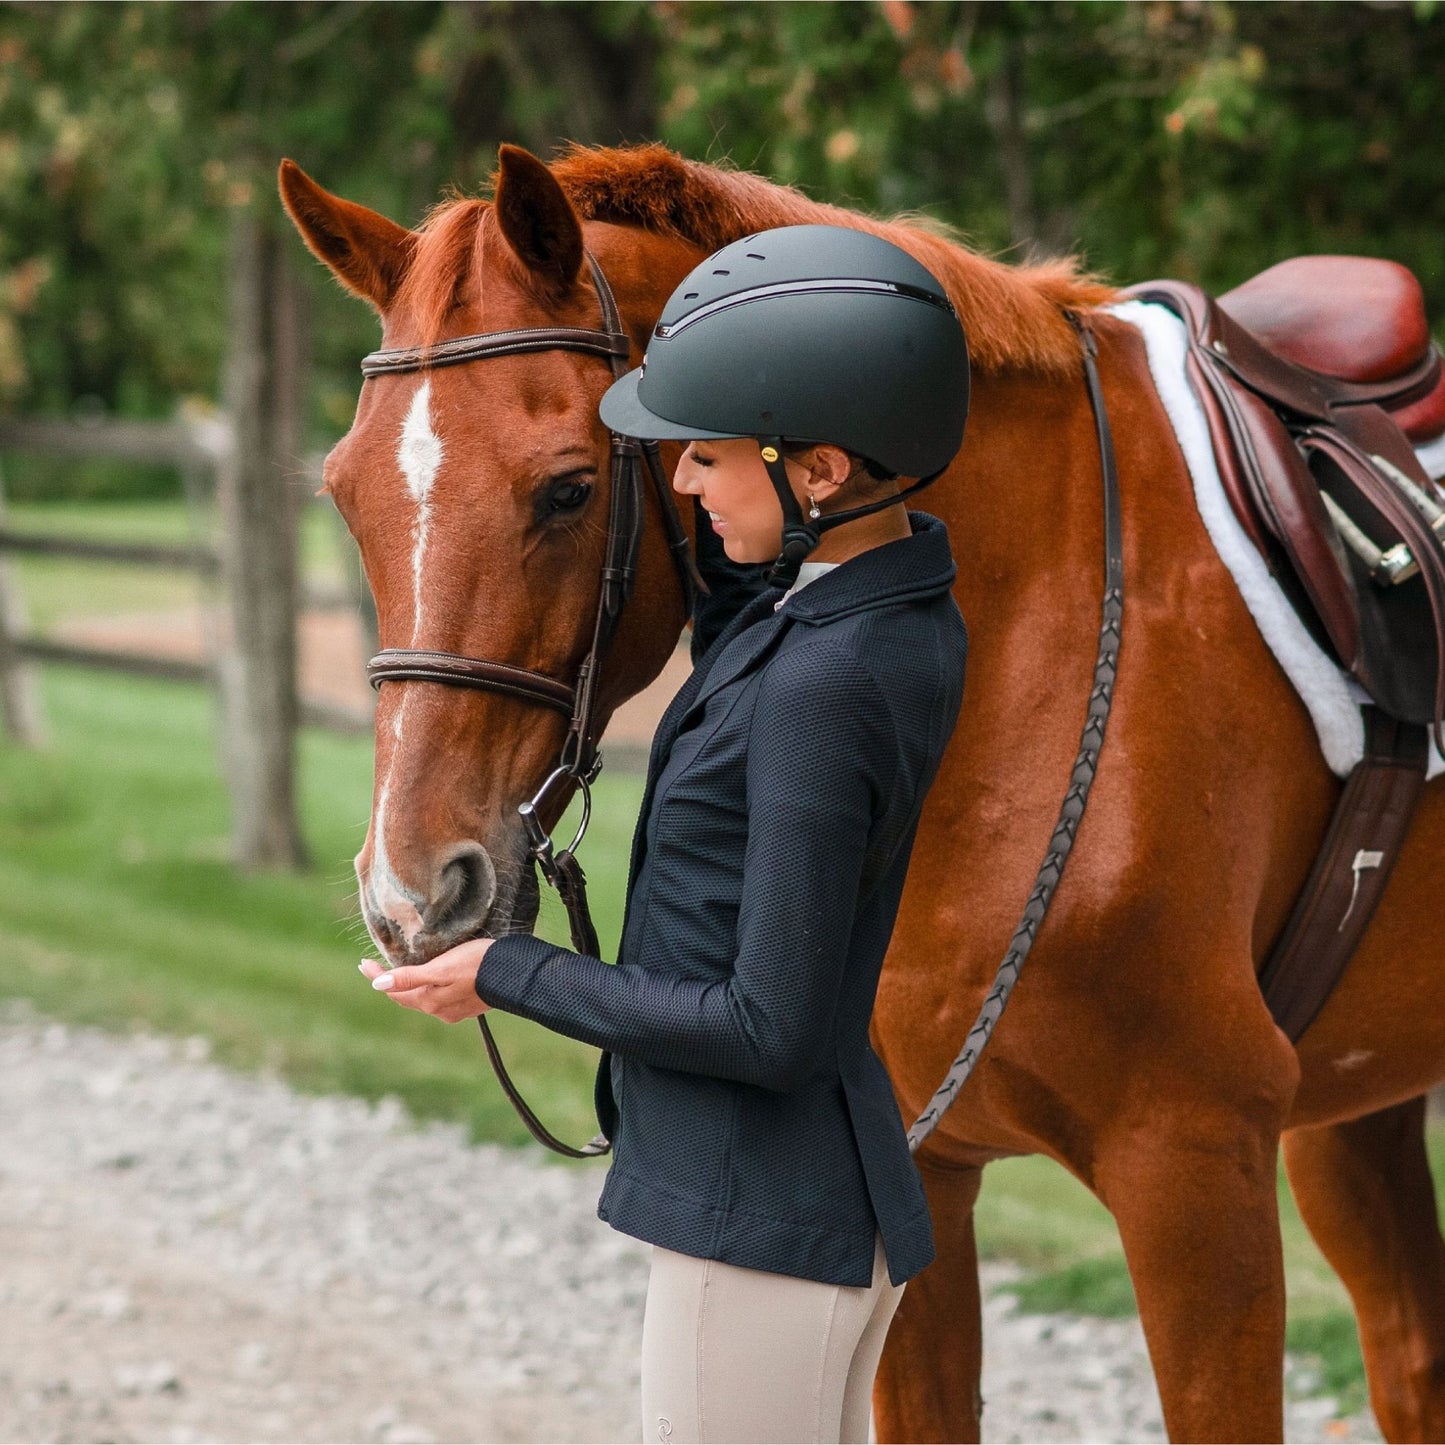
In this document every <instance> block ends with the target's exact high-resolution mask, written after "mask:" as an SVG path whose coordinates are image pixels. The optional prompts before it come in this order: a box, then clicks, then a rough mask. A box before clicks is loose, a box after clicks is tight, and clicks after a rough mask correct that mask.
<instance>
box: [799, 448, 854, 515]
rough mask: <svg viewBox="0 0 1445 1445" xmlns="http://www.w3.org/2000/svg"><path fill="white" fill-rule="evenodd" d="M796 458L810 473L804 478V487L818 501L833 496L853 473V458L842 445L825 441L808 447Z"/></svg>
mask: <svg viewBox="0 0 1445 1445" xmlns="http://www.w3.org/2000/svg"><path fill="white" fill-rule="evenodd" d="M798 460H799V461H800V462H801V464H802V465H803V466H805V467H806V468H807V469H808V471H809V473H810V475H809V476H808V477H807V478H806V482H805V485H806V489H807V490H808V491H809V492H811V493H812V494H813V497H814V498H815V499H816V500H817V501H819V502H826V501H827V500H828V499H829V498H830V497H832V496H834V495H835V494H836V493H837V491H838V489H839V487H841V486H842V485H843V483H844V482H846V481H847V480H848V478H849V477H850V476H851V475H852V474H853V458H852V457H850V456H849V455H848V453H847V452H845V451H844V450H843V448H842V447H835V446H829V445H828V444H827V443H820V444H819V445H817V446H815V447H812V448H810V449H809V450H808V451H807V452H805V453H804V454H803V455H802V456H801V457H800V458H799V459H798Z"/></svg>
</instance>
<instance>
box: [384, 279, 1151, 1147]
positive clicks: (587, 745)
mask: <svg viewBox="0 0 1445 1445" xmlns="http://www.w3.org/2000/svg"><path fill="white" fill-rule="evenodd" d="M587 263H588V265H589V267H590V268H591V271H592V280H593V284H594V286H595V287H596V290H597V297H598V300H599V302H600V303H601V307H602V329H601V330H596V331H594V330H591V329H589V328H585V327H574V326H544V327H529V328H522V329H514V330H510V331H488V332H482V333H479V334H477V335H474V336H459V337H456V338H455V339H453V340H451V341H444V342H440V343H438V344H437V345H436V346H433V347H430V348H423V347H398V348H394V349H391V350H384V351H373V352H371V353H370V354H369V355H368V356H365V357H363V358H362V362H361V372H362V375H363V376H367V377H372V376H389V375H396V374H401V373H406V372H415V371H422V370H425V369H428V368H431V367H436V366H456V365H460V364H461V363H463V362H468V361H481V360H485V359H486V358H488V357H493V356H515V355H518V354H520V353H525V352H533V351H578V352H583V353H585V354H587V355H591V356H599V357H602V358H603V359H605V360H606V361H607V362H609V363H610V365H611V367H612V371H613V375H614V376H621V375H622V374H623V373H624V372H625V371H626V370H627V362H628V359H629V357H630V355H631V344H630V341H629V338H628V336H627V334H626V332H625V331H624V330H623V327H622V321H621V315H620V313H619V312H618V309H617V302H616V300H615V298H614V297H613V294H612V288H611V286H610V285H609V284H608V282H607V278H606V276H604V275H603V272H602V268H601V267H600V266H599V265H598V264H597V261H596V259H595V257H593V255H592V254H591V252H588V253H587ZM1066 315H1067V316H1068V320H1069V322H1070V324H1071V325H1072V326H1073V327H1074V329H1075V330H1076V331H1077V332H1078V333H1079V338H1080V341H1081V343H1082V346H1083V362H1084V377H1085V381H1086V383H1087V385H1088V390H1089V403H1090V406H1091V408H1092V410H1093V413H1094V421H1095V428H1096V432H1097V439H1098V447H1099V456H1100V463H1101V468H1102V472H1103V482H1104V575H1105V580H1104V604H1103V619H1102V622H1101V626H1100V633H1099V651H1098V658H1097V661H1096V663H1095V668H1094V685H1093V689H1092V691H1091V693H1090V696H1089V706H1088V710H1087V715H1086V718H1085V722H1084V732H1083V738H1082V740H1081V742H1080V745H1079V752H1078V755H1077V758H1076V759H1075V763H1074V768H1073V771H1072V772H1071V774H1070V778H1069V788H1068V791H1067V793H1066V794H1065V796H1064V802H1063V806H1062V809H1061V811H1060V815H1059V820H1058V823H1057V824H1056V825H1055V828H1054V832H1053V834H1052V836H1051V837H1050V840H1049V846H1048V849H1047V851H1046V853H1045V855H1044V861H1043V864H1042V866H1041V867H1040V869H1039V873H1038V877H1037V879H1036V880H1035V884H1034V888H1033V891H1032V892H1031V893H1030V894H1029V899H1028V903H1027V905H1026V907H1025V909H1024V915H1023V918H1022V920H1021V921H1020V923H1019V926H1018V928H1017V929H1016V930H1015V932H1014V936H1013V938H1012V940H1011V941H1010V945H1009V949H1008V952H1007V953H1006V954H1005V956H1004V959H1003V962H1002V963H1001V964H1000V965H999V968H998V972H997V974H996V975H995V978H994V982H993V986H992V988H990V990H989V992H988V994H987V996H986V997H985V999H984V1003H983V1006H982V1008H981V1009H980V1011H979V1015H978V1018H977V1020H976V1021H975V1023H974V1025H973V1027H972V1028H971V1029H970V1030H969V1032H968V1035H967V1037H966V1039H965V1040H964V1045H963V1049H962V1051H961V1052H960V1054H959V1055H958V1057H957V1058H956V1059H955V1060H954V1062H953V1064H952V1065H951V1067H950V1068H949V1070H948V1073H947V1075H946V1076H945V1078H944V1080H943V1083H942V1084H941V1085H940V1086H939V1087H938V1089H937V1090H936V1091H935V1092H934V1094H933V1097H932V1098H931V1100H930V1101H929V1104H928V1107H927V1108H926V1109H925V1110H924V1111H923V1113H922V1114H920V1115H919V1117H918V1119H917V1120H916V1121H915V1122H914V1125H913V1127H912V1128H911V1129H910V1130H909V1132H908V1148H909V1150H910V1152H914V1151H916V1150H917V1149H918V1147H919V1145H920V1144H922V1142H923V1141H924V1139H926V1138H927V1137H928V1135H929V1134H931V1133H932V1132H933V1130H934V1129H935V1128H936V1127H937V1126H938V1123H939V1120H940V1119H941V1118H942V1117H943V1115H944V1113H945V1112H946V1110H947V1109H948V1108H949V1106H950V1105H951V1104H952V1103H953V1102H954V1100H955V1099H956V1098H957V1097H958V1092H959V1090H960V1089H961V1088H962V1087H963V1084H964V1082H965V1081H966V1080H967V1079H968V1077H969V1075H970V1074H972V1072H973V1070H974V1067H975V1065H976V1064H977V1063H978V1059H979V1056H980V1055H981V1054H982V1052H983V1049H984V1046H985V1045H986V1044H987V1043H988V1040H989V1038H990V1037H991V1036H992V1034H993V1030H994V1026H995V1025H996V1024H997V1023H998V1020H999V1017H1000V1016H1001V1015H1002V1013H1003V1010H1004V1006H1005V1005H1006V1004H1007V1003H1008V999H1009V995H1010V993H1012V991H1013V987H1014V984H1015V983H1016V982H1017V980H1018V975H1019V971H1020V970H1021V969H1022V967H1023V964H1024V960H1025V958H1026V957H1027V956H1028V953H1029V950H1030V949H1031V948H1032V946H1033V942H1034V939H1035V937H1036V936H1037V933H1038V929H1039V925H1040V924H1041V923H1042V922H1043V917H1044V914H1045V913H1046V912H1047V910H1048V906H1049V902H1050V901H1051V899H1052V897H1053V893H1054V890H1055V889H1056V888H1057V886H1058V882H1059V879H1060V878H1061V877H1062V876H1063V871H1064V863H1065V861H1066V859H1067V858H1068V855H1069V852H1070V850H1071V849H1072V847H1073V844H1074V838H1075V836H1076V834H1077V831H1078V826H1079V821H1080V819H1081V818H1082V817H1083V812H1084V804H1085V802H1086V800H1087V799H1088V795H1089V789H1090V787H1091V786H1092V784H1093V781H1094V774H1095V771H1096V769H1097V767H1098V760H1099V754H1100V751H1101V750H1102V748H1103V743H1104V728H1105V724H1106V723H1107V721H1108V717H1109V709H1110V706H1111V704H1112V701H1113V692H1114V677H1115V673H1116V671H1117V667H1118V654H1119V638H1120V627H1121V623H1122V621H1123V609H1124V575H1123V565H1124V564H1123V541H1122V532H1121V524H1120V512H1119V493H1118V485H1119V484H1118V473H1117V468H1116V464H1115V459H1114V444H1113V439H1112V437H1111V435H1110V432H1109V421H1108V416H1107V413H1106V411H1105V407H1104V397H1103V391H1102V389H1101V387H1100V384H1099V374H1098V368H1097V366H1096V365H1095V360H1094V358H1095V356H1096V355H1097V346H1096V344H1095V341H1094V336H1093V333H1092V331H1091V330H1090V329H1089V326H1088V323H1087V321H1086V320H1084V319H1083V318H1082V317H1079V316H1076V315H1074V314H1073V313H1066ZM644 470H645V471H646V473H647V475H648V478H649V480H650V482H651V484H652V487H653V490H654V492H655V493H656V495H657V499H658V507H659V510H660V512H661V515H662V519H663V526H664V528H665V530H666V532H667V543H668V548H669V550H670V552H671V553H672V559H673V564H674V566H675V567H676V569H677V574H678V578H679V580H680V582H681V584H682V590H683V602H684V606H685V609H686V613H685V615H687V616H691V615H692V611H693V603H694V601H695V599H696V596H697V593H698V592H699V591H706V584H705V583H704V582H703V581H702V578H701V577H700V576H699V575H698V572H697V569H696V564H695V563H694V561H693V557H692V553H691V551H690V549H689V547H688V539H687V534H686V532H685V531H684V529H683V526H682V519H681V517H680V516H679V515H678V511H677V507H676V504H675V502H674V501H673V497H672V491H671V487H670V485H669V483H668V480H667V476H666V474H665V473H664V471H663V469H662V459H661V457H660V456H659V455H658V451H657V444H656V443H655V442H644V441H639V440H637V439H636V438H633V437H624V436H620V435H618V434H617V433H615V432H614V433H613V434H612V492H611V497H610V505H609V512H608V521H607V541H606V545H605V556H604V560H603V565H602V578H601V591H600V594H599V597H598V601H597V618H596V622H595V624H594V627H593V634H592V645H591V648H590V649H589V651H588V653H587V656H586V657H585V658H584V659H583V660H582V663H581V666H580V667H579V668H578V670H577V681H576V683H575V684H574V685H572V686H569V685H568V684H567V683H565V682H561V681H559V680H558V679H557V678H554V677H551V676H549V675H548V674H546V673H542V672H536V671H533V670H532V669H530V668H525V667H517V666H514V665H513V664H511V663H505V662H492V661H489V660H487V659H485V658H475V657H464V656H461V655H459V654H457V653H451V652H432V651H427V650H425V649H419V648H386V649H385V650H383V651H381V652H378V653H377V654H376V656H375V657H373V658H372V659H371V661H370V662H369V663H367V666H366V675H367V678H368V680H369V681H370V683H371V685H372V687H374V688H378V689H379V688H380V686H381V684H382V683H383V682H434V683H441V684H443V685H445V686H448V687H466V688H476V689H478V690H481V691H486V692H500V693H503V694H505V695H507V696H511V697H516V698H520V699H521V700H523V701H526V702H532V703H536V704H537V705H539V706H542V707H548V708H552V709H553V710H555V711H558V712H562V713H565V714H566V715H567V717H568V724H567V737H566V740H565V741H564V743H563V745H562V752H561V756H560V758H559V760H558V763H557V766H556V767H555V768H554V769H553V770H552V771H551V772H550V773H549V774H548V775H547V777H546V779H545V780H544V781H543V783H542V785H541V787H540V788H538V789H537V792H536V793H535V794H534V795H533V796H532V798H531V799H530V800H529V801H527V802H525V803H522V804H521V805H520V806H519V807H518V809H517V811H518V813H519V814H520V815H521V817H522V822H523V825H524V826H525V828H526V830H527V838H528V843H529V846H530V852H531V854H532V856H533V857H534V858H535V859H536V861H537V864H538V866H539V868H540V869H541V871H542V876H543V877H544V878H545V879H546V880H547V882H548V883H549V884H550V885H551V886H552V887H553V888H555V889H556V890H557V893H558V895H559V896H560V897H561V899H562V902H563V904H564V905H565V907H566V909H567V918H568V923H569V926H570V929H571V933H572V944H573V947H574V948H575V949H576V950H577V951H578V952H579V953H585V954H589V955H591V956H593V957H597V956H598V955H599V954H600V952H601V950H600V947H599V945H598V941H597V931H596V928H595V927H594V926H593V923H592V918H591V914H590V912H589V910H588V907H587V889H586V879H585V878H584V876H583V873H582V869H581V867H580V865H579V864H578V862H577V859H576V852H577V849H578V847H579V846H580V845H581V842H582V839H583V837H584V836H585V834H586V832H587V824H588V822H589V820H590V818H591V814H592V792H591V785H592V783H593V782H595V781H596V779H597V775H598V773H599V772H600V771H601V769H602V755H601V753H600V752H599V751H598V749H597V721H596V699H597V685H598V677H599V676H600V672H601V666H602V660H603V658H604V656H605V655H606V652H607V648H608V645H609V644H610V642H611V641H612V638H613V635H614V634H615V632H616V630H617V626H618V622H619V621H620V619H621V615H622V608H623V605H624V604H625V603H626V601H627V599H628V597H629V596H630V595H631V593H632V585H633V582H634V581H635V579H636V575H637V557H638V553H639V550H640V547H641V541H642V527H643V521H644V516H645V511H644V505H643V498H644V493H643V484H642V475H641V474H642V472H643V471H644ZM568 781H570V782H572V783H573V784H575V785H576V786H577V787H578V788H579V789H580V791H581V793H582V819H581V822H580V824H579V825H578V828H577V833H576V836H575V837H574V838H573V839H572V841H571V843H569V844H568V845H567V847H566V848H563V849H562V850H561V851H560V852H559V851H557V850H556V848H555V847H554V845H553V842H552V839H551V837H550V836H549V835H548V833H547V831H546V829H545V828H544V827H543V826H542V823H541V820H540V818H539V816H538V812H537V810H538V808H539V807H540V805H541V803H542V802H543V800H544V799H545V798H546V797H547V795H548V794H549V793H550V792H551V791H552V790H553V789H554V788H555V787H557V786H558V785H559V784H562V783H564V782H568ZM477 1023H478V1025H479V1026H480V1028H481V1032H482V1040H483V1042H484V1043H485V1045H486V1049H487V1057H488V1058H489V1059H490V1060H491V1064H492V1068H493V1070H494V1072H495V1073H496V1075H497V1080H498V1082H499V1083H500V1084H501V1086H502V1090H503V1092H504V1093H505V1094H506V1096H507V1098H508V1099H510V1100H511V1102H512V1105H513V1107H514V1108H515V1109H516V1111H517V1113H518V1115H519V1116H520V1117H521V1119H522V1122H523V1124H525V1125H526V1127H527V1130H528V1132H529V1133H530V1134H531V1135H532V1137H533V1138H534V1139H536V1140H537V1142H538V1143H539V1144H543V1145H545V1146H546V1147H547V1148H548V1149H551V1150H553V1151H554V1152H556V1153H558V1154H564V1155H566V1156H567V1157H568V1158H572V1159H585V1158H590V1157H592V1156H594V1155H600V1154H606V1153H609V1152H610V1151H611V1148H612V1144H611V1142H610V1141H609V1140H608V1139H607V1138H606V1137H605V1136H604V1135H602V1134H597V1135H595V1136H594V1137H593V1138H592V1139H591V1140H590V1141H589V1142H588V1143H586V1144H584V1145H582V1146H581V1147H580V1148H574V1147H573V1146H571V1145H569V1144H564V1143H563V1142H562V1141H561V1140H560V1139H558V1138H556V1137H555V1136H554V1135H553V1134H551V1133H550V1132H549V1131H548V1130H547V1128H546V1127H545V1126H544V1125H543V1124H542V1122H541V1120H540V1119H538V1118H537V1116H536V1114H535V1113H534V1112H533V1111H532V1109H531V1107H530V1106H529V1105H528V1103H527V1102H526V1100H525V1099H523V1098H522V1096H521V1094H520V1093H519V1092H518V1090H517V1087H516V1085H515V1084H514V1083H513V1082H512V1079H511V1076H510V1075H509V1074H508V1072H507V1069H506V1066H505V1064H504V1063H503V1062H502V1056H501V1053H500V1052H499V1051H498V1048H497V1043H496V1040H495V1038H494V1037H493V1036H492V1031H491V1029H490V1028H489V1026H488V1024H487V1018H486V1015H485V1014H482V1015H481V1016H479V1017H478V1019H477Z"/></svg>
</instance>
